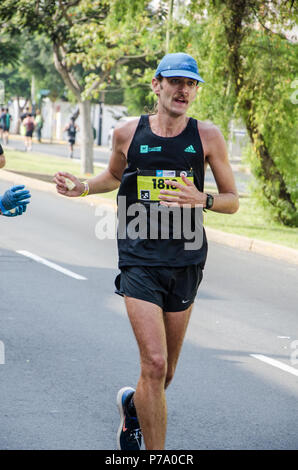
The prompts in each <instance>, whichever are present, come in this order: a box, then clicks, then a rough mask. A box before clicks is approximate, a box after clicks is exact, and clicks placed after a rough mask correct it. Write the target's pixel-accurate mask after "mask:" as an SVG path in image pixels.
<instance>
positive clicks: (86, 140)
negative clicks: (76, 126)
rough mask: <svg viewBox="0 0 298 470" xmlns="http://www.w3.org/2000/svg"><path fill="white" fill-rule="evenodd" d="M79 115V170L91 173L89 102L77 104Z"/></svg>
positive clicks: (91, 136) (91, 135)
mask: <svg viewBox="0 0 298 470" xmlns="http://www.w3.org/2000/svg"><path fill="white" fill-rule="evenodd" d="M79 109H80V115H81V126H82V127H81V129H80V131H81V132H80V134H81V168H82V172H83V173H90V174H92V173H93V131H92V125H91V102H90V101H81V102H80V103H79Z"/></svg>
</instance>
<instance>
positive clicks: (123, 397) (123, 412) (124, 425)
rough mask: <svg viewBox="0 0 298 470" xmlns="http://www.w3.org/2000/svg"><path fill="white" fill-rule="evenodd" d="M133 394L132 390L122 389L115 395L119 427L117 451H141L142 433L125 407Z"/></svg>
mask: <svg viewBox="0 0 298 470" xmlns="http://www.w3.org/2000/svg"><path fill="white" fill-rule="evenodd" d="M134 392H135V389H134V388H131V387H123V388H121V389H120V390H119V392H118V394H117V405H118V408H119V413H120V425H119V428H118V432H117V449H118V450H140V449H141V445H142V432H141V429H140V425H139V421H138V418H137V417H133V416H130V415H129V413H128V410H127V407H126V405H127V404H128V403H129V401H130V399H131V397H132V395H133V394H134Z"/></svg>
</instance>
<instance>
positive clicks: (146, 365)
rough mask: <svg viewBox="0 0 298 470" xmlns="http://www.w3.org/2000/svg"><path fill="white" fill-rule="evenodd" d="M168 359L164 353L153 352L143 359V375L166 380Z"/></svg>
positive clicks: (147, 377)
mask: <svg viewBox="0 0 298 470" xmlns="http://www.w3.org/2000/svg"><path fill="white" fill-rule="evenodd" d="M166 375H167V359H166V357H165V356H164V355H163V354H153V355H151V356H150V357H149V358H146V360H145V361H142V376H143V378H146V379H151V380H165V378H166Z"/></svg>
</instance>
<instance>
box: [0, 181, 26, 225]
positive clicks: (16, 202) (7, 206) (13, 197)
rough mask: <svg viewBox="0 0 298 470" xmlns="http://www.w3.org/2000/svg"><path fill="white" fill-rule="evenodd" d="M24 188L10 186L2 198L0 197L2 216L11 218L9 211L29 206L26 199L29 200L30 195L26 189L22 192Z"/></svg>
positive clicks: (21, 186) (22, 186)
mask: <svg viewBox="0 0 298 470" xmlns="http://www.w3.org/2000/svg"><path fill="white" fill-rule="evenodd" d="M24 188H25V186H24V185H17V186H12V187H11V188H10V189H8V190H7V191H5V193H4V194H3V196H0V210H1V212H2V214H3V215H6V216H8V217H11V215H10V212H9V211H10V210H11V209H15V208H16V207H18V206H26V205H27V204H29V202H30V201H29V200H28V199H30V197H31V194H30V192H29V191H28V190H27V189H25V190H24ZM21 213H22V212H21ZM16 215H21V214H16Z"/></svg>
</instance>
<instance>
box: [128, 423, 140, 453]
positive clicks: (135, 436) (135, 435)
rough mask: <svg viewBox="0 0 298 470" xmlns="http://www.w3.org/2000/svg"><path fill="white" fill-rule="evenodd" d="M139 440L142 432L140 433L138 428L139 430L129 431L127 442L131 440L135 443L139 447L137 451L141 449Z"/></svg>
mask: <svg viewBox="0 0 298 470" xmlns="http://www.w3.org/2000/svg"><path fill="white" fill-rule="evenodd" d="M141 439H142V431H141V429H140V428H139V429H132V430H131V431H130V433H129V440H130V441H133V440H135V441H137V444H138V446H139V449H140V448H141V444H140V442H141Z"/></svg>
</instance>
